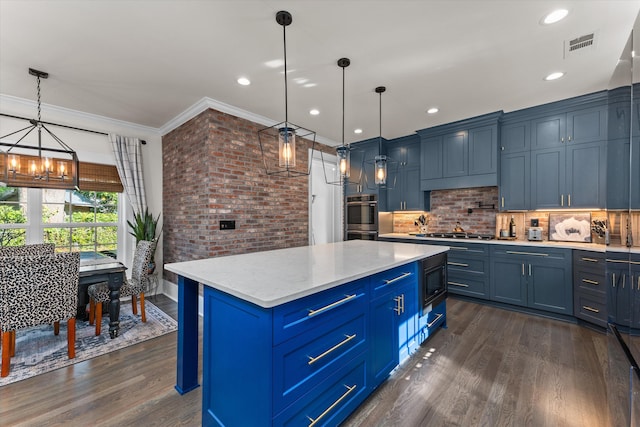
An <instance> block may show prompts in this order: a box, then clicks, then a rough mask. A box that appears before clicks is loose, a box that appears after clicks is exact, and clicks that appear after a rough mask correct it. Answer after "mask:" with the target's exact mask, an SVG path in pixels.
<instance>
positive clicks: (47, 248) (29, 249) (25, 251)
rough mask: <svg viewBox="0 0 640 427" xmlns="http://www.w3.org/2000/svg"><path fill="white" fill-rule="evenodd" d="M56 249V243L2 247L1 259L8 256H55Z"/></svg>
mask: <svg viewBox="0 0 640 427" xmlns="http://www.w3.org/2000/svg"><path fill="white" fill-rule="evenodd" d="M55 249H56V245H55V244H54V243H34V244H31V245H21V246H2V247H0V257H6V256H38V255H53V254H54V252H55Z"/></svg>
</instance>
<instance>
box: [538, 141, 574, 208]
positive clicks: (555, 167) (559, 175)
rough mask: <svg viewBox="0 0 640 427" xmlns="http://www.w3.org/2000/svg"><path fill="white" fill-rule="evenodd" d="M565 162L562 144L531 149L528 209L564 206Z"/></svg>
mask: <svg viewBox="0 0 640 427" xmlns="http://www.w3.org/2000/svg"><path fill="white" fill-rule="evenodd" d="M565 164H566V162H565V148H564V146H562V147H559V148H550V149H546V150H534V151H531V205H530V206H529V208H530V209H547V208H560V207H564V206H566V201H565V200H564V199H565V195H564V189H565Z"/></svg>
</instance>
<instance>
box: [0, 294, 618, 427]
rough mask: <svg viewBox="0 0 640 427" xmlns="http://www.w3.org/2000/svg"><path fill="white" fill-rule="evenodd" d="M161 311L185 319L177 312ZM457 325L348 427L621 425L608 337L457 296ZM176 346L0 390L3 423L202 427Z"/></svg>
mask: <svg viewBox="0 0 640 427" xmlns="http://www.w3.org/2000/svg"><path fill="white" fill-rule="evenodd" d="M152 301H153V302H154V303H156V305H158V306H159V307H160V308H162V309H163V310H164V311H166V312H167V313H169V314H170V315H172V316H174V317H175V316H176V314H177V305H176V303H175V302H173V301H171V300H170V299H168V298H166V297H164V296H159V297H157V299H156V298H153V299H152ZM448 325H449V327H448V329H442V330H439V331H438V332H437V333H436V334H435V335H434V336H433V337H432V338H431V339H430V340H429V341H427V342H426V343H424V344H423V346H422V347H421V348H420V350H419V351H418V352H417V353H416V354H415V355H414V356H413V357H412V358H410V359H409V360H408V361H407V362H405V363H404V364H403V365H402V366H400V367H399V368H398V369H396V371H395V372H394V373H393V374H392V376H391V377H390V378H389V380H388V381H387V382H385V383H384V384H383V385H382V386H381V387H380V388H379V389H378V390H377V391H376V392H375V393H374V394H373V395H372V396H371V397H370V398H369V399H368V400H367V401H366V402H365V403H364V404H363V405H362V406H361V407H360V408H359V409H358V411H357V412H356V413H354V414H353V415H352V416H351V417H350V418H349V419H348V420H347V421H346V422H345V425H346V426H352V427H355V426H362V427H365V426H367V427H369V426H410V427H413V426H536V427H537V426H554V427H555V426H568V427H573V426H576V427H577V426H581V427H589V426H597V427H603V426H605V427H606V426H609V425H612V424H611V423H610V422H609V419H608V417H607V415H606V413H607V410H606V407H607V396H606V385H605V380H604V376H605V371H606V366H607V337H606V335H604V334H601V333H598V332H595V331H591V330H589V329H587V328H584V327H580V326H577V325H573V324H569V323H564V322H560V321H556V320H550V319H545V318H540V317H534V316H529V315H525V314H520V313H515V312H510V311H506V310H501V309H497V308H492V307H488V306H483V305H478V304H473V303H469V302H464V301H460V300H456V299H453V298H449V300H448ZM201 330H202V329H201ZM176 336H177V334H176V333H172V334H168V335H165V336H163V337H159V338H156V339H154V340H150V341H147V342H144V343H141V344H138V345H135V346H132V347H128V348H126V349H123V350H121V351H118V352H115V353H110V354H108V355H105V356H101V357H98V358H95V359H92V360H89V361H85V362H82V363H78V364H75V365H73V366H71V367H68V368H65V369H60V370H57V371H54V372H51V373H48V374H44V375H41V376H38V377H35V378H32V379H29V380H26V381H21V382H18V383H15V384H12V385H9V386H5V387H2V388H0V425H2V426H10V425H11V426H13V425H25V426H49V425H66V426H79V425H101V426H102V425H105V426H109V425H113V426H116V425H117V426H125V425H126V426H129V425H136V426H180V425H187V426H197V425H200V400H201V397H202V394H201V389H196V390H194V391H192V392H190V393H188V394H186V395H184V396H180V395H179V394H178V393H177V392H176V391H175V390H174V388H173V386H174V384H175V365H176ZM230 357H232V355H231V354H230ZM247 404H248V409H249V408H250V405H251V403H250V402H247ZM249 410H250V409H249ZM242 427H245V426H242Z"/></svg>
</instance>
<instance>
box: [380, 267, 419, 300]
mask: <svg viewBox="0 0 640 427" xmlns="http://www.w3.org/2000/svg"><path fill="white" fill-rule="evenodd" d="M407 283H413V284H415V285H416V286H417V285H418V263H417V262H412V263H409V264H405V265H401V266H400V267H396V268H392V269H391V270H387V271H383V272H381V273H378V274H375V275H373V276H372V277H371V294H372V296H371V299H372V300H373V299H376V298H378V297H380V296H382V295H384V294H386V293H387V292H391V291H392V290H394V289H397V288H399V287H401V286H403V285H405V284H407Z"/></svg>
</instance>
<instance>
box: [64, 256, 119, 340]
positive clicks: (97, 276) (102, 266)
mask: <svg viewBox="0 0 640 427" xmlns="http://www.w3.org/2000/svg"><path fill="white" fill-rule="evenodd" d="M126 270H127V267H126V266H125V265H124V264H122V263H121V262H120V261H117V260H116V259H114V258H111V257H108V256H106V255H103V254H100V253H98V252H81V254H80V272H79V276H80V277H79V281H78V312H77V316H76V318H77V319H81V320H88V318H89V315H88V313H87V304H88V303H89V292H88V289H89V286H90V285H93V284H96V283H101V282H107V284H108V286H109V303H108V309H109V310H108V311H109V336H110V337H111V338H115V337H117V336H118V333H119V331H120V287H121V286H122V284H123V283H124V280H125V277H124V275H125V271H126Z"/></svg>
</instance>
